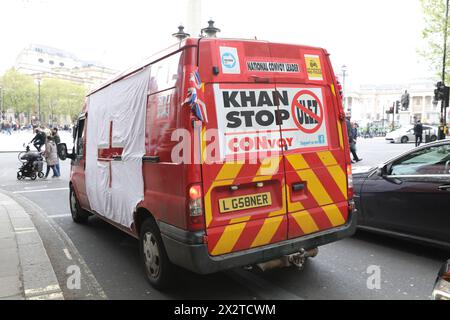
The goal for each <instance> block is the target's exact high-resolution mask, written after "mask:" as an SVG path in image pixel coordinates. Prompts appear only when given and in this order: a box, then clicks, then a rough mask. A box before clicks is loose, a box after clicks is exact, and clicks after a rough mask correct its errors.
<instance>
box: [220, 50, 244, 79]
mask: <svg viewBox="0 0 450 320" xmlns="http://www.w3.org/2000/svg"><path fill="white" fill-rule="evenodd" d="M220 61H221V64H222V72H223V73H228V74H240V73H241V66H240V64H239V55H238V51H237V48H233V47H220Z"/></svg>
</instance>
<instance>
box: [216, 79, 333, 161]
mask: <svg viewBox="0 0 450 320" xmlns="http://www.w3.org/2000/svg"><path fill="white" fill-rule="evenodd" d="M227 87H228V88H227ZM214 95H215V102H216V110H217V124H218V130H219V142H220V153H221V157H227V156H230V155H235V154H242V153H248V152H268V151H270V152H274V151H280V150H281V148H283V149H288V150H296V149H307V148H320V147H326V146H328V133H327V128H328V126H327V112H326V106H325V105H324V100H323V94H322V89H321V88H298V87H295V88H294V87H285V88H284V87H280V88H277V90H275V89H270V88H267V87H265V88H261V87H260V88H258V87H257V86H252V87H250V86H245V87H243V88H242V89H237V88H236V86H234V87H231V86H226V85H219V84H215V85H214ZM277 106H279V107H277ZM280 127H281V133H280Z"/></svg>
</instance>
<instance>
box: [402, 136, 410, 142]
mask: <svg viewBox="0 0 450 320" xmlns="http://www.w3.org/2000/svg"><path fill="white" fill-rule="evenodd" d="M408 141H409V139H408V137H407V136H403V137H402V138H401V140H400V142H401V143H408Z"/></svg>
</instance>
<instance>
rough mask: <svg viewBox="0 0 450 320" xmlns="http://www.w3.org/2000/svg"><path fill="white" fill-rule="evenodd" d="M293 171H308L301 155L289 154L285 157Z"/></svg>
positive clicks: (307, 166)
mask: <svg viewBox="0 0 450 320" xmlns="http://www.w3.org/2000/svg"><path fill="white" fill-rule="evenodd" d="M286 158H287V159H288V161H289V163H290V164H291V165H292V167H293V168H294V169H295V170H302V169H308V168H309V165H308V163H307V162H306V160H305V158H303V156H302V155H301V154H290V155H288V156H287V157H286Z"/></svg>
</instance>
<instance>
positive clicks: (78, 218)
mask: <svg viewBox="0 0 450 320" xmlns="http://www.w3.org/2000/svg"><path fill="white" fill-rule="evenodd" d="M69 201H70V213H71V214H72V220H73V221H74V222H75V223H86V222H87V220H88V218H89V213H88V212H86V211H85V210H83V209H82V208H81V207H80V204H79V203H78V199H77V196H76V195H75V191H74V190H73V188H72V187H70V193H69Z"/></svg>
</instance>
